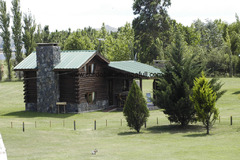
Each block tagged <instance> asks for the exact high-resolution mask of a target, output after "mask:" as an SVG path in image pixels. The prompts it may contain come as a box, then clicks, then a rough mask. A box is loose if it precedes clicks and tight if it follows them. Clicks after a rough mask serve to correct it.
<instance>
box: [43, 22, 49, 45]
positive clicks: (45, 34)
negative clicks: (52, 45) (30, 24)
mask: <svg viewBox="0 0 240 160" xmlns="http://www.w3.org/2000/svg"><path fill="white" fill-rule="evenodd" d="M42 34H43V43H49V42H50V40H49V36H50V31H49V26H48V25H46V26H44V28H43V33H42Z"/></svg>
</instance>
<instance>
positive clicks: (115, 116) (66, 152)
mask: <svg viewBox="0 0 240 160" xmlns="http://www.w3.org/2000/svg"><path fill="white" fill-rule="evenodd" d="M221 81H223V82H224V83H225V85H224V86H223V88H224V89H227V93H226V94H225V95H224V96H223V97H222V98H221V99H220V100H219V101H218V102H217V106H218V108H219V110H220V116H221V122H220V123H219V121H217V122H216V124H215V126H214V127H213V128H212V129H211V130H210V135H209V136H207V135H206V134H205V132H206V131H205V129H204V128H203V126H202V124H201V123H197V124H193V125H190V126H188V127H186V128H184V129H182V128H180V127H179V126H178V125H175V124H169V121H168V120H167V118H166V116H165V115H164V114H163V113H162V112H161V110H156V111H151V112H150V118H149V120H148V122H147V128H146V129H145V128H144V127H143V128H142V130H141V133H140V134H137V133H136V132H135V131H134V130H130V129H129V128H128V127H127V126H126V121H125V120H124V117H123V114H122V112H101V111H99V112H91V113H81V114H59V115H56V114H48V113H32V112H24V102H23V95H22V90H23V84H22V82H0V101H1V103H0V132H1V134H2V137H3V141H4V144H5V147H6V148H7V155H8V159H9V160H48V159H51V160H66V159H67V160H81V159H82V160H92V159H104V160H108V159H111V160H118V159H119V160H124V159H138V160H145V159H164V160H165V159H167V160H175V159H176V160H185V159H193V160H195V159H196V160H198V159H199V160H200V159H201V160H202V159H211V160H214V159H216V160H221V159H222V160H223V159H224V160H225V159H228V160H234V159H239V157H240V152H239V148H240V136H239V132H240V116H239V115H238V114H239V113H240V107H239V104H240V79H239V78H222V79H221ZM151 85H152V84H151V81H150V80H147V81H143V87H144V88H143V91H144V93H147V92H148V93H149V92H151V89H150V88H151ZM231 115H232V116H233V125H232V126H231V125H230V120H229V117H230V116H231ZM157 118H158V122H159V123H158V124H157ZM121 119H122V120H123V126H121ZM74 120H76V124H77V130H76V131H74V129H73V121H74ZM94 120H96V121H97V130H94V126H93V124H94ZM106 120H107V126H106ZM50 121H51V127H50ZM11 122H12V124H13V128H11ZM23 122H25V132H23V131H22V123H23ZM35 122H36V124H37V126H36V128H35ZM63 123H64V124H63ZM63 125H64V126H63ZM95 148H97V149H98V151H99V152H98V153H97V155H91V152H92V150H94V149H95Z"/></svg>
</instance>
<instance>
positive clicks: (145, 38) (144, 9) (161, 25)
mask: <svg viewBox="0 0 240 160" xmlns="http://www.w3.org/2000/svg"><path fill="white" fill-rule="evenodd" d="M170 5H171V1H170V0H151V1H149V0H135V1H134V4H133V13H134V15H137V17H136V18H135V19H134V20H133V22H132V25H133V29H134V32H135V43H136V44H135V46H138V47H139V46H140V48H138V49H137V51H136V52H138V54H139V55H138V57H139V59H140V61H141V62H149V63H150V62H152V60H153V59H156V58H157V56H158V53H157V51H156V50H157V48H156V45H155V40H156V39H157V38H160V40H161V41H162V42H164V43H167V42H168V38H169V34H168V33H169V32H168V31H169V29H170V23H169V19H170V18H169V16H168V14H167V8H168V7H169V6H170Z"/></svg>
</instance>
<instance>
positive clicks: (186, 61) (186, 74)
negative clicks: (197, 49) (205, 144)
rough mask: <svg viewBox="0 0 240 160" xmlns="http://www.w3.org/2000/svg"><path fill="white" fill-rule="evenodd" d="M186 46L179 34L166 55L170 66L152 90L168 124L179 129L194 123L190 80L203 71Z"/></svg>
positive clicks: (191, 83) (167, 66) (178, 33)
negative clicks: (173, 123) (178, 126)
mask: <svg viewBox="0 0 240 160" xmlns="http://www.w3.org/2000/svg"><path fill="white" fill-rule="evenodd" d="M186 53H188V50H187V48H186V42H185V41H184V40H183V37H182V35H181V34H180V32H179V31H176V36H175V39H174V41H173V42H172V44H171V47H170V49H169V51H168V52H167V55H168V58H169V63H168V64H167V65H166V68H165V70H163V75H162V77H160V78H159V80H158V84H157V85H158V87H157V89H156V90H154V93H155V95H156V99H155V104H156V105H157V106H158V107H159V108H161V109H164V110H163V112H164V113H165V114H167V115H168V119H169V121H170V122H176V123H181V125H182V126H185V125H188V124H189V122H194V121H195V120H196V118H195V110H194V106H193V103H192V102H191V101H190V99H189V95H190V94H191V92H192V91H191V89H192V87H193V80H194V78H195V77H198V76H199V75H200V73H201V71H202V67H201V66H200V65H199V63H198V61H196V59H195V54H193V55H192V56H190V55H189V53H188V54H186Z"/></svg>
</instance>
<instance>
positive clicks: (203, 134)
mask: <svg viewBox="0 0 240 160" xmlns="http://www.w3.org/2000/svg"><path fill="white" fill-rule="evenodd" d="M206 136H211V134H209V135H207V134H206V133H196V134H189V135H184V136H183V137H192V138H195V137H206Z"/></svg>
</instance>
